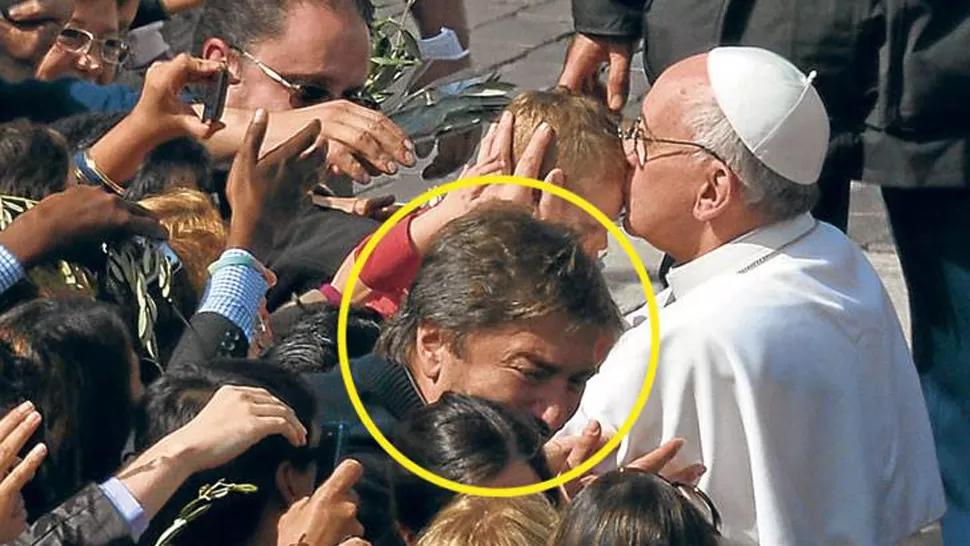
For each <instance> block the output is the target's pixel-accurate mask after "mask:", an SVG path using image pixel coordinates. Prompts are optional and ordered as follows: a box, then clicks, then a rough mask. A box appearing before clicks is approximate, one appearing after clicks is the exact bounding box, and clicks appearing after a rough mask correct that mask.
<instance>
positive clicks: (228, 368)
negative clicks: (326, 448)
mask: <svg viewBox="0 0 970 546" xmlns="http://www.w3.org/2000/svg"><path fill="white" fill-rule="evenodd" d="M224 385H239V386H249V387H262V388H264V389H266V390H267V391H269V392H270V393H271V394H273V395H274V396H276V397H277V398H278V399H280V401H282V402H283V403H285V404H287V405H288V406H290V407H291V408H292V409H293V411H294V413H295V414H296V417H297V418H298V419H299V420H300V422H301V423H303V425H304V426H306V427H307V430H310V428H311V424H312V421H313V416H314V413H315V409H316V408H315V407H314V406H315V401H314V398H313V394H312V393H311V392H310V390H309V388H308V387H307V386H306V384H304V383H303V382H302V381H301V380H300V378H299V376H297V375H296V374H294V373H292V372H290V371H288V370H285V369H283V368H280V367H278V366H274V365H272V364H271V363H268V362H263V361H259V360H248V359H217V360H213V361H211V362H208V363H206V364H205V365H199V366H184V367H179V368H178V369H174V370H169V372H167V373H166V374H165V375H164V376H162V378H161V379H159V380H158V381H157V382H155V383H154V384H153V385H152V386H151V387H150V388H149V389H148V392H147V393H146V396H145V403H144V405H143V410H142V411H141V412H139V416H138V422H137V424H136V432H135V445H136V447H137V448H138V449H139V450H142V449H145V448H147V447H149V446H150V445H152V444H154V443H156V442H158V441H159V440H161V439H162V438H164V437H165V436H167V435H168V434H171V433H172V432H174V431H176V430H178V429H179V428H181V427H182V426H184V425H186V424H188V422H189V421H191V420H192V419H194V418H195V416H196V415H198V414H199V412H201V411H202V409H203V408H204V407H205V405H206V404H208V402H209V400H211V398H212V396H213V395H214V394H215V393H216V391H217V390H219V388H220V387H222V386H224ZM312 454H313V450H312V449H311V448H309V447H299V448H297V447H293V446H292V445H291V444H290V443H289V442H288V441H287V440H286V439H285V438H284V437H282V436H279V435H276V436H271V437H269V438H266V439H264V440H263V441H261V442H259V443H258V444H256V445H255V446H253V447H251V448H250V449H249V450H248V451H246V452H245V453H243V454H242V455H241V456H239V457H237V458H236V459H234V460H233V461H231V462H229V463H228V464H225V465H223V466H221V467H219V468H215V469H212V470H207V471H205V472H201V473H199V474H196V475H194V476H193V477H192V478H190V479H189V480H188V481H187V482H186V483H185V484H183V485H182V487H180V488H179V490H178V492H177V493H176V494H175V495H173V497H172V498H171V499H170V500H169V501H168V502H167V503H166V504H165V506H164V507H163V508H162V509H161V511H160V512H159V514H158V516H156V517H155V518H153V520H152V524H151V526H150V527H149V529H148V531H147V532H146V533H145V535H144V536H143V537H142V539H141V541H140V543H142V544H149V545H151V544H154V543H155V541H156V540H157V539H158V537H159V536H160V534H161V533H162V532H163V531H164V530H165V529H166V528H167V527H168V526H169V525H171V524H172V522H173V521H174V518H175V517H176V515H177V514H178V512H179V510H181V509H182V507H184V506H185V505H186V504H187V503H188V502H189V501H191V500H193V499H195V498H196V495H197V494H198V491H199V487H201V486H203V485H206V484H212V483H215V482H216V481H218V480H220V479H223V480H226V481H227V482H231V483H237V484H244V483H248V484H252V485H255V486H256V487H257V488H258V491H256V492H255V493H252V494H245V495H244V494H235V495H229V496H228V497H225V498H224V499H221V500H220V501H218V502H216V503H215V504H214V505H213V506H212V508H211V509H210V510H209V511H208V512H207V513H206V514H205V515H204V516H203V517H201V518H199V519H197V520H195V521H193V522H192V524H191V525H189V526H188V527H187V528H186V529H185V531H184V532H183V533H182V534H180V535H179V539H178V543H179V544H180V545H182V546H194V545H198V546H202V545H205V546H208V545H211V544H225V545H227V546H233V545H241V544H245V543H246V542H247V541H248V540H249V539H250V538H251V537H252V535H253V533H255V532H256V529H257V525H258V524H259V521H260V517H261V515H262V512H263V510H264V508H265V507H266V506H267V504H268V503H270V502H271V501H273V500H274V499H277V498H278V496H279V492H278V490H277V486H276V470H277V468H278V467H279V465H280V464H282V463H283V462H285V461H290V462H291V463H293V464H294V466H296V467H298V468H303V467H305V466H306V465H307V464H309V463H310V462H311V461H312Z"/></svg>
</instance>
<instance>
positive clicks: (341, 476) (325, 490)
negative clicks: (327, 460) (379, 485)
mask: <svg viewBox="0 0 970 546" xmlns="http://www.w3.org/2000/svg"><path fill="white" fill-rule="evenodd" d="M363 475H364V467H363V466H361V464H360V463H359V462H357V461H355V460H353V459H346V460H344V461H343V462H341V463H340V464H339V465H338V466H337V468H335V469H334V471H333V473H332V474H330V477H329V478H327V481H325V482H323V485H321V486H320V487H319V488H317V490H316V492H314V493H313V498H312V500H311V502H314V501H316V502H320V501H323V500H328V499H334V498H337V497H339V496H341V495H346V494H349V492H350V490H351V488H353V486H354V484H356V483H357V482H358V481H359V480H360V478H361V476H363Z"/></svg>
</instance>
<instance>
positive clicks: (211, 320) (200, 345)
mask: <svg viewBox="0 0 970 546" xmlns="http://www.w3.org/2000/svg"><path fill="white" fill-rule="evenodd" d="M248 352H249V339H248V338H247V337H246V334H245V332H243V331H242V329H240V328H239V327H238V326H236V325H235V324H233V322H232V321H231V320H229V319H227V318H226V317H224V316H222V315H220V314H218V313H211V312H205V313H196V314H194V315H192V319H191V320H190V321H189V325H188V327H187V328H186V329H185V333H183V334H182V338H181V339H180V340H179V344H178V345H177V346H176V347H175V351H173V352H172V358H171V360H169V363H168V368H170V369H174V368H177V367H179V366H182V365H185V364H202V363H205V362H208V361H210V360H212V359H213V358H217V357H233V358H241V357H245V356H246V355H247V353H248Z"/></svg>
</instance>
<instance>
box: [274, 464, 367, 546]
mask: <svg viewBox="0 0 970 546" xmlns="http://www.w3.org/2000/svg"><path fill="white" fill-rule="evenodd" d="M363 472H364V469H363V467H362V466H361V465H360V463H358V462H357V461H355V460H353V459H348V460H345V461H343V462H342V463H340V465H339V466H337V468H336V469H335V470H334V471H333V474H331V475H330V477H329V478H328V479H327V481H325V482H323V485H321V486H320V487H319V488H317V490H316V491H315V492H314V493H313V495H311V496H309V497H306V498H303V499H300V500H298V501H297V502H295V503H293V504H292V505H290V507H289V508H288V509H287V511H286V513H285V514H283V516H281V517H280V520H279V523H278V524H277V537H278V538H277V546H338V545H342V546H364V545H366V544H367V543H366V542H365V541H363V540H360V539H356V538H351V537H357V536H360V535H362V534H364V528H363V527H362V526H361V524H360V522H359V521H357V510H358V506H357V504H358V501H357V495H356V494H355V493H354V490H353V487H354V484H356V483H357V481H358V480H360V478H361V476H362V475H363Z"/></svg>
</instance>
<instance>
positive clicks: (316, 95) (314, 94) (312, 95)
mask: <svg viewBox="0 0 970 546" xmlns="http://www.w3.org/2000/svg"><path fill="white" fill-rule="evenodd" d="M230 47H231V48H232V49H233V50H234V51H236V52H237V53H239V54H240V55H242V56H243V57H244V58H246V60H248V61H250V62H251V63H253V64H254V65H256V67H257V68H259V69H260V70H261V71H262V72H263V74H266V76H267V77H268V78H269V79H271V80H273V81H274V82H276V83H278V84H280V85H282V86H283V87H285V88H286V89H287V91H289V92H290V95H292V96H293V97H294V98H296V99H297V100H298V101H299V102H300V104H301V105H303V106H310V105H313V104H320V103H323V102H327V101H331V100H335V99H336V98H337V97H334V96H333V94H331V93H330V91H329V90H328V89H326V88H325V87H320V86H318V85H306V84H301V83H293V82H291V81H289V80H287V79H286V78H284V77H283V76H282V75H280V73H279V72H277V71H275V70H273V69H272V68H270V67H269V66H268V65H267V64H266V63H264V62H263V61H261V60H259V59H257V58H256V57H255V56H254V55H252V54H250V53H249V52H248V51H246V50H244V49H242V48H239V47H236V46H230ZM340 98H343V99H345V100H348V101H350V102H352V103H354V104H357V105H359V106H363V107H364V108H368V109H370V110H378V111H379V110H380V109H381V106H380V104H379V103H378V102H377V100H375V99H374V97H372V96H370V95H369V94H368V93H367V92H366V91H364V90H363V89H359V90H355V91H347V92H346V93H344V95H343V97H340Z"/></svg>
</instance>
